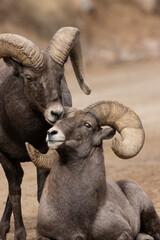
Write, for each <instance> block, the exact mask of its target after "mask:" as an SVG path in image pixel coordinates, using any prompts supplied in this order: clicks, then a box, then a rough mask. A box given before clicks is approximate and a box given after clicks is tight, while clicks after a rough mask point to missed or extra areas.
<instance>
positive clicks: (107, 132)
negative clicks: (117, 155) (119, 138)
mask: <svg viewBox="0 0 160 240" xmlns="http://www.w3.org/2000/svg"><path fill="white" fill-rule="evenodd" d="M115 132H116V130H115V129H113V128H102V129H101V130H100V131H98V133H97V134H96V135H95V137H94V141H93V144H94V146H99V145H100V144H101V143H102V141H103V140H105V139H110V138H112V137H113V136H114V134H115Z"/></svg>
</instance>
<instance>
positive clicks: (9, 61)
mask: <svg viewBox="0 0 160 240" xmlns="http://www.w3.org/2000/svg"><path fill="white" fill-rule="evenodd" d="M3 60H4V62H5V63H6V64H7V65H8V66H9V67H10V66H11V67H13V68H14V69H15V70H18V68H19V67H20V66H21V67H22V64H21V63H20V62H19V61H18V60H16V59H14V58H11V57H4V58H3Z"/></svg>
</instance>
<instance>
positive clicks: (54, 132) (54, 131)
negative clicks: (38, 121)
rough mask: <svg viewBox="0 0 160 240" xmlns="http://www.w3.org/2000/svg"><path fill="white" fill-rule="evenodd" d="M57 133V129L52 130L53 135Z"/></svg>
mask: <svg viewBox="0 0 160 240" xmlns="http://www.w3.org/2000/svg"><path fill="white" fill-rule="evenodd" d="M57 133H58V131H57V130H53V131H52V132H50V134H51V136H52V135H56V134H57Z"/></svg>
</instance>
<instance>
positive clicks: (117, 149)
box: [28, 101, 144, 168]
mask: <svg viewBox="0 0 160 240" xmlns="http://www.w3.org/2000/svg"><path fill="white" fill-rule="evenodd" d="M102 126H110V127H111V128H101V127H102ZM115 131H118V132H119V133H120V136H121V139H120V140H118V139H117V138H114V139H113V140H112V150H113V151H114V153H115V154H116V155H117V156H118V157H120V158H124V159H128V158H131V157H134V156H135V155H136V154H138V152H139V151H140V150H141V148H142V146H143V143H144V130H143V126H142V123H141V121H140V119H139V117H138V116H137V114H136V113H135V112H134V111H132V110H131V109H129V108H128V107H126V106H124V105H122V104H120V103H118V102H112V101H107V102H106V101H101V102H98V103H95V104H93V105H91V106H89V107H87V108H86V109H84V110H83V111H82V110H79V111H78V110H77V111H75V110H74V111H73V112H72V111H69V113H68V114H67V115H65V116H64V118H63V119H61V120H59V121H57V122H56V123H55V125H54V126H53V127H52V128H50V129H49V130H48V133H47V138H46V140H47V143H48V147H49V148H50V149H54V150H57V151H58V153H59V154H65V153H67V154H69V153H73V155H76V156H77V157H79V158H86V157H87V156H88V155H89V154H90V153H91V151H92V149H93V148H94V147H99V146H100V145H101V143H102V141H103V140H104V139H110V138H112V137H113V136H114V134H115ZM28 146H29V145H28ZM30 149H31V148H30ZM30 149H29V150H30ZM62 150H63V151H62ZM32 151H33V152H34V151H35V149H34V148H32ZM32 151H29V154H30V157H31V159H32ZM42 158H44V159H45V158H46V157H45V155H43V157H42V155H41V159H42ZM48 159H50V161H51V162H52V163H53V158H52V157H49V158H48ZM44 163H45V161H44ZM52 163H50V166H51V165H52ZM40 166H42V165H40ZM42 168H43V167H42Z"/></svg>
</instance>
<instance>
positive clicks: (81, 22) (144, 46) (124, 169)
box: [0, 0, 160, 240]
mask: <svg viewBox="0 0 160 240" xmlns="http://www.w3.org/2000/svg"><path fill="white" fill-rule="evenodd" d="M0 22H1V24H0V33H6V32H10V33H15V34H20V35H22V36H25V37H27V38H28V39H30V40H32V41H33V42H34V43H35V44H37V45H38V46H39V47H40V48H41V49H45V48H46V46H47V45H48V43H49V41H50V39H51V38H52V36H53V34H54V33H55V32H56V31H57V30H58V29H59V28H61V27H63V26H76V27H78V28H79V29H80V31H81V42H82V50H83V56H84V70H85V76H86V80H87V82H88V83H89V85H90V87H91V88H92V94H91V95H90V96H85V95H84V94H83V93H82V92H81V90H80V89H79V87H78V84H77V82H76V80H75V76H74V73H73V70H72V67H71V63H70V61H68V63H67V64H66V77H67V82H68V84H69V88H70V90H71V93H72V96H73V105H74V106H75V107H78V108H83V107H86V106H87V105H89V104H90V103H94V102H96V101H99V100H117V101H119V102H121V103H123V104H125V105H127V106H129V107H130V108H132V109H134V110H135V111H136V112H137V114H138V115H139V116H140V118H141V120H142V123H143V125H144V129H145V132H146V141H145V144H144V147H143V149H142V151H141V152H140V153H139V155H138V156H136V157H135V158H133V159H130V160H128V161H126V160H121V159H118V158H117V157H116V156H115V155H114V154H113V152H112V151H111V149H110V145H111V141H108V142H105V143H104V154H105V159H106V173H107V176H108V177H109V178H110V179H114V180H118V179H124V178H129V179H132V180H134V181H136V182H137V183H139V184H140V185H141V186H142V187H143V189H144V190H145V191H146V192H147V194H148V195H149V196H150V197H151V199H152V200H153V202H154V204H155V207H156V209H157V211H158V213H159V215H160V0H99V1H98V0H68V1H65V0H58V1H56V0H45V1H41V2H40V1H38V0H34V1H31V0H21V1H19V0H14V1H13V0H0ZM1 63H2V61H1ZM22 166H23V169H24V172H25V174H24V180H23V184H22V211H23V216H24V223H25V226H26V230H27V239H28V240H33V239H35V236H36V230H35V228H36V215H37V210H38V203H37V200H36V170H35V167H34V166H33V164H32V163H24V164H23V165H22ZM7 192H8V186H7V182H6V178H5V175H4V173H3V170H2V168H1V166H0V215H2V213H3V209H4V206H5V201H6V197H7ZM13 232H14V224H13V219H12V223H11V232H10V233H9V234H8V238H7V239H8V240H13V238H14V235H13Z"/></svg>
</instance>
